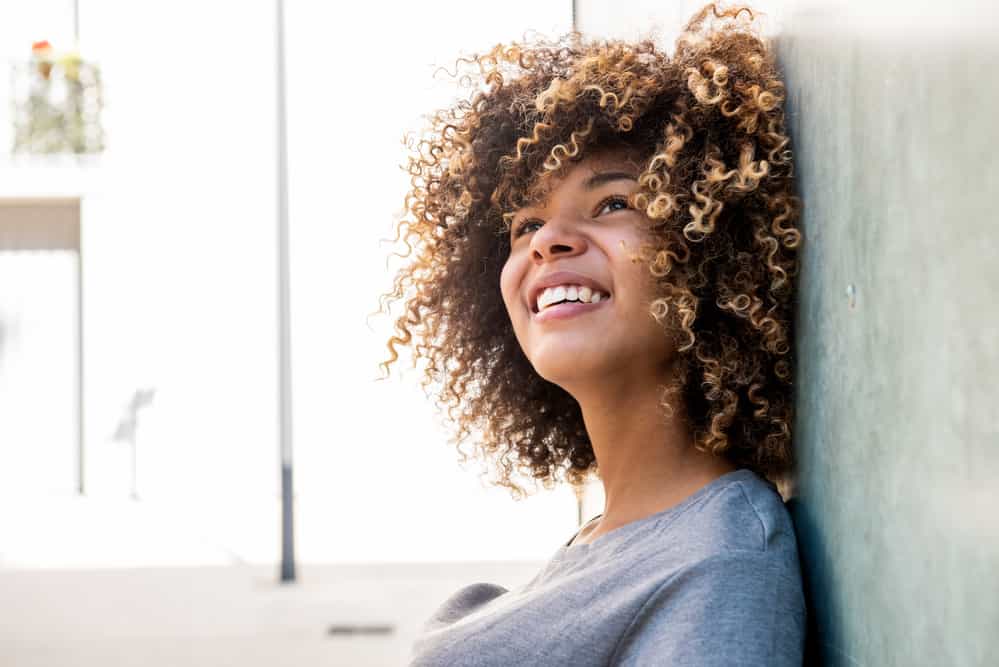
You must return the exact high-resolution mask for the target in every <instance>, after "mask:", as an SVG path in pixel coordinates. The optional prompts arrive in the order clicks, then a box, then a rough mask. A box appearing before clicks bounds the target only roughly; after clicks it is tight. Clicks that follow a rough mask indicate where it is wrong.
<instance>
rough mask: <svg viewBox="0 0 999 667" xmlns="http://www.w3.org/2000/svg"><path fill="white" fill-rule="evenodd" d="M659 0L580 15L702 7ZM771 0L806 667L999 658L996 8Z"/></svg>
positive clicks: (594, 5)
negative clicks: (794, 257)
mask: <svg viewBox="0 0 999 667" xmlns="http://www.w3.org/2000/svg"><path fill="white" fill-rule="evenodd" d="M655 4H659V5H661V9H659V10H657V9H655V5H654V4H653V3H650V2H615V3H613V6H610V5H611V3H607V2H606V1H605V0H601V1H600V2H592V1H589V0H580V1H579V2H577V27H579V29H581V30H583V31H584V32H588V33H591V34H600V35H603V36H613V37H632V36H634V35H635V34H636V33H638V32H640V31H641V30H642V29H643V26H644V25H646V24H647V18H648V16H649V15H650V14H652V15H654V16H656V17H658V18H659V19H660V20H661V22H662V23H663V24H664V26H665V27H666V28H667V29H670V28H672V29H673V30H674V31H675V29H676V27H678V25H679V21H678V20H677V17H681V18H685V17H686V16H689V14H690V13H691V11H692V10H693V9H694V8H695V7H697V6H699V4H700V3H690V2H681V3H655ZM755 4H756V5H757V6H761V5H762V6H763V9H764V10H767V11H768V12H769V14H770V17H771V20H772V27H774V28H775V29H774V30H773V34H775V35H776V36H777V38H776V44H777V47H778V53H779V58H780V61H781V63H782V67H783V69H784V72H785V77H786V80H787V83H788V91H789V97H788V120H789V126H790V129H791V131H792V137H793V142H794V143H793V148H794V150H795V155H796V159H797V165H798V167H797V168H798V175H799V177H800V190H801V195H802V197H803V199H804V202H805V212H804V216H803V219H802V225H803V229H804V233H805V245H804V250H803V253H802V274H801V276H800V303H799V309H798V316H797V323H798V327H797V330H798V339H797V348H796V351H797V355H798V375H797V378H796V383H797V410H798V418H797V421H796V425H795V438H796V446H797V448H798V451H799V458H800V465H799V472H798V477H797V482H796V490H795V497H794V498H793V499H791V500H790V501H789V503H788V505H789V507H790V508H791V511H792V514H793V516H794V518H795V523H796V526H797V529H798V537H799V542H800V545H801V554H802V558H803V566H804V570H805V577H806V585H807V587H808V591H809V596H810V604H811V610H810V611H811V621H812V627H811V629H810V659H809V664H824V665H837V666H838V665H849V666H856V665H877V666H879V667H880V666H883V665H941V666H943V665H999V520H997V516H999V417H997V415H999V405H997V402H999V390H997V389H996V378H997V377H999V295H997V293H999V214H997V212H996V204H995V198H996V195H997V194H999V157H997V152H999V46H997V45H996V44H997V42H999V21H997V10H996V9H994V8H993V7H992V6H991V3H989V4H986V3H972V2H968V1H964V0H959V1H957V2H949V3H940V4H931V3H919V2H907V3H900V2H899V3H891V4H890V5H888V4H885V3H877V2H867V3H847V2H825V3H804V2H794V1H792V0H788V1H787V2H761V3H755ZM893 12H894V13H893ZM629 17H631V18H629Z"/></svg>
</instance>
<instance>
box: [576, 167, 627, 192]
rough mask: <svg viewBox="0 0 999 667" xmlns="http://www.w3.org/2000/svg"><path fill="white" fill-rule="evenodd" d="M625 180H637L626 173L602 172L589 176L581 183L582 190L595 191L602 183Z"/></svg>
mask: <svg viewBox="0 0 999 667" xmlns="http://www.w3.org/2000/svg"><path fill="white" fill-rule="evenodd" d="M624 178H627V179H629V180H632V181H637V180H638V178H637V177H636V176H635V175H634V174H633V173H630V172H627V171H602V172H599V173H596V174H593V175H592V176H590V177H589V178H588V179H586V181H585V182H584V183H583V188H584V189H585V190H596V189H597V188H599V187H600V186H601V185H603V184H604V183H610V182H611V181H617V180H621V179H624Z"/></svg>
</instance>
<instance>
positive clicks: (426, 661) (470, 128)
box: [384, 5, 805, 666]
mask: <svg viewBox="0 0 999 667" xmlns="http://www.w3.org/2000/svg"><path fill="white" fill-rule="evenodd" d="M753 18H754V17H753V14H752V12H751V11H749V10H748V9H746V8H741V9H728V10H722V9H719V8H718V7H716V6H714V5H709V6H707V7H705V8H704V9H702V10H701V11H700V12H698V13H697V14H696V15H695V16H694V17H693V18H692V19H691V21H690V22H689V23H688V24H687V26H685V29H684V33H683V35H682V36H681V37H680V38H679V40H678V41H677V44H676V51H675V53H674V54H673V56H672V57H668V56H667V55H665V54H663V53H661V52H660V51H658V50H657V49H656V47H655V45H654V43H653V42H652V41H643V42H640V43H637V44H628V43H622V42H618V41H586V40H584V39H582V37H581V36H580V35H579V34H578V33H574V34H571V35H569V36H567V37H566V38H565V39H563V40H562V41H560V42H556V43H548V42H538V43H534V44H524V43H516V44H513V45H511V46H502V45H501V46H498V47H496V48H495V49H494V50H493V51H491V52H490V53H489V54H487V55H484V56H480V57H477V58H474V59H472V60H466V61H464V62H466V63H472V64H474V65H477V66H478V69H479V75H480V76H481V83H482V84H483V86H482V89H481V90H480V91H479V92H478V93H477V94H475V96H474V97H473V99H472V100H471V101H470V102H461V103H459V104H458V105H457V106H456V107H455V108H453V109H450V110H445V111H441V112H438V113H437V114H436V115H435V116H434V117H433V122H432V126H431V129H430V132H429V133H428V134H427V135H425V137H424V138H423V139H422V141H420V142H418V143H416V144H413V149H414V154H413V155H412V156H411V158H410V161H409V170H410V173H411V174H412V184H413V187H412V190H411V192H410V194H409V195H408V196H407V208H408V212H409V216H408V217H407V219H404V220H403V222H401V223H400V227H399V237H397V239H398V238H402V239H404V241H405V243H406V245H407V246H408V247H409V248H410V250H415V251H416V253H415V255H412V257H413V259H412V261H411V263H410V264H409V265H408V266H407V267H406V268H404V269H403V270H402V271H401V272H400V274H399V275H398V276H397V277H396V281H395V286H394V290H393V292H391V293H390V294H389V295H387V296H388V297H389V298H394V299H402V298H404V297H405V298H406V302H405V314H404V315H403V316H402V317H400V318H399V319H398V320H397V321H396V335H395V336H393V337H392V338H391V340H390V341H389V350H390V352H391V359H390V360H388V361H387V362H385V364H384V367H385V368H386V370H387V369H388V365H389V364H390V363H391V362H393V361H395V360H396V358H397V353H396V347H397V346H398V345H411V346H412V347H413V350H414V352H415V354H416V356H417V358H418V359H422V360H423V361H424V362H425V378H424V384H425V386H430V385H434V386H436V387H437V388H438V390H439V396H440V400H441V403H440V404H441V406H442V407H446V408H447V411H448V415H449V417H451V418H452V419H453V421H454V422H455V423H456V425H457V432H458V434H457V441H458V442H459V444H460V443H461V442H464V441H467V440H469V439H471V440H472V441H473V442H475V444H476V445H477V451H478V452H479V453H480V454H482V455H483V456H484V458H486V459H487V460H491V461H495V463H496V464H497V465H496V467H497V470H498V472H499V476H498V477H497V480H496V482H497V483H498V484H501V485H504V486H506V487H507V488H509V489H510V490H511V491H512V492H513V493H514V494H515V495H521V494H523V490H522V489H521V488H520V487H519V485H517V484H516V483H515V482H514V481H512V480H511V474H512V473H514V472H518V473H522V474H525V475H527V476H529V477H532V478H534V479H537V480H541V481H542V482H543V483H544V485H545V486H546V487H547V488H550V487H551V486H552V485H553V484H554V483H555V482H557V481H560V480H566V481H568V482H569V483H571V484H574V485H575V484H582V483H584V482H585V480H586V479H587V477H588V476H589V475H591V474H595V475H597V476H598V477H599V479H600V480H601V482H602V483H603V486H604V490H605V497H606V501H605V506H604V511H603V512H602V513H601V514H599V515H597V516H596V517H594V519H593V520H592V521H591V522H590V523H588V524H587V525H586V526H584V527H583V529H582V530H580V531H579V532H578V533H577V534H576V535H574V536H573V538H572V539H570V540H569V541H568V542H567V543H565V544H564V545H563V546H560V547H559V548H558V549H557V551H556V552H555V554H554V556H553V558H552V559H551V560H550V562H549V563H548V564H547V565H546V566H545V567H544V568H543V569H542V570H541V571H540V572H539V573H538V574H537V575H536V576H535V577H534V579H533V580H532V581H531V582H530V583H528V584H527V585H526V586H523V587H520V588H517V589H514V590H507V589H506V588H504V587H502V586H498V585H495V584H488V583H476V584H472V585H470V586H466V587H464V588H462V589H461V590H459V591H457V592H456V593H455V594H454V595H453V596H452V597H451V598H450V599H448V600H447V601H445V602H444V604H443V605H442V606H441V607H440V608H439V609H438V610H437V611H436V613H434V615H433V616H432V617H431V618H430V619H429V620H428V621H427V623H426V625H425V627H424V628H423V633H422V634H421V636H420V637H419V639H418V641H417V642H416V643H415V645H414V652H413V656H412V657H413V661H412V664H414V665H504V666H506V665H526V664H532V665H533V664H539V665H575V666H580V665H792V664H793V665H799V664H801V662H802V657H803V644H804V627H805V624H804V621H805V606H804V598H803V594H802V585H801V575H800V569H799V562H798V554H797V550H796V545H795V535H794V530H793V526H792V524H791V521H790V518H789V514H788V512H787V510H786V508H785V506H784V504H783V502H782V499H781V496H780V495H779V493H778V490H777V486H776V485H775V483H774V482H777V481H783V480H784V478H785V476H786V475H787V474H788V473H789V472H790V471H791V470H792V467H793V456H792V448H791V431H790V427H791V424H792V421H793V414H792V405H791V387H790V380H791V370H792V364H793V359H792V346H791V342H792V328H791V327H792V306H793V296H794V283H793V278H794V276H795V275H796V273H797V259H796V253H797V248H798V246H799V242H800V233H799V231H798V230H797V229H796V227H795V223H796V221H797V219H798V211H799V208H800V206H799V201H798V199H797V198H796V197H795V196H794V194H793V192H794V182H793V171H792V159H791V152H790V150H789V148H788V146H789V140H788V137H787V134H786V132H785V128H784V118H783V106H782V103H783V99H784V86H783V84H782V83H781V81H780V78H779V76H778V74H777V70H776V67H775V63H774V59H773V54H772V52H771V50H770V47H769V45H768V43H767V42H766V41H765V40H763V39H762V38H761V37H760V36H759V35H758V34H757V32H756V31H755V30H754V28H753V23H752V21H753ZM473 434H474V436H475V437H474V438H471V436H473ZM459 448H460V447H459ZM463 454H464V452H463Z"/></svg>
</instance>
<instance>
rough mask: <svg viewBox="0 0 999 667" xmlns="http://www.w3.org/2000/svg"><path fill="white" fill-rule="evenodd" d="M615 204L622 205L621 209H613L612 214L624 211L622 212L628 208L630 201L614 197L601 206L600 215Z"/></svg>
mask: <svg viewBox="0 0 999 667" xmlns="http://www.w3.org/2000/svg"><path fill="white" fill-rule="evenodd" d="M613 204H620V205H621V208H615V209H611V212H613V211H622V210H624V209H626V208H628V200H627V199H625V198H623V197H612V198H610V199H607V200H606V201H604V202H602V203H601V204H600V208H599V209H598V211H597V212H598V213H603V212H604V210H606V209H607V207H608V206H611V205H613Z"/></svg>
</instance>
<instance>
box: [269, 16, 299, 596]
mask: <svg viewBox="0 0 999 667" xmlns="http://www.w3.org/2000/svg"><path fill="white" fill-rule="evenodd" d="M275 23H276V27H275V35H274V42H275V48H276V61H277V91H276V92H277V207H278V210H277V213H278V216H277V217H278V258H277V265H278V405H279V416H278V422H279V439H280V449H281V582H282V583H285V582H294V581H295V529H294V518H295V508H294V486H293V484H292V474H291V473H292V459H291V436H292V428H291V427H292V423H291V331H290V320H291V307H290V293H291V290H290V289H289V282H290V276H289V271H288V134H287V122H286V117H285V62H284V1H283V0H277V20H276V22H275Z"/></svg>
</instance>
